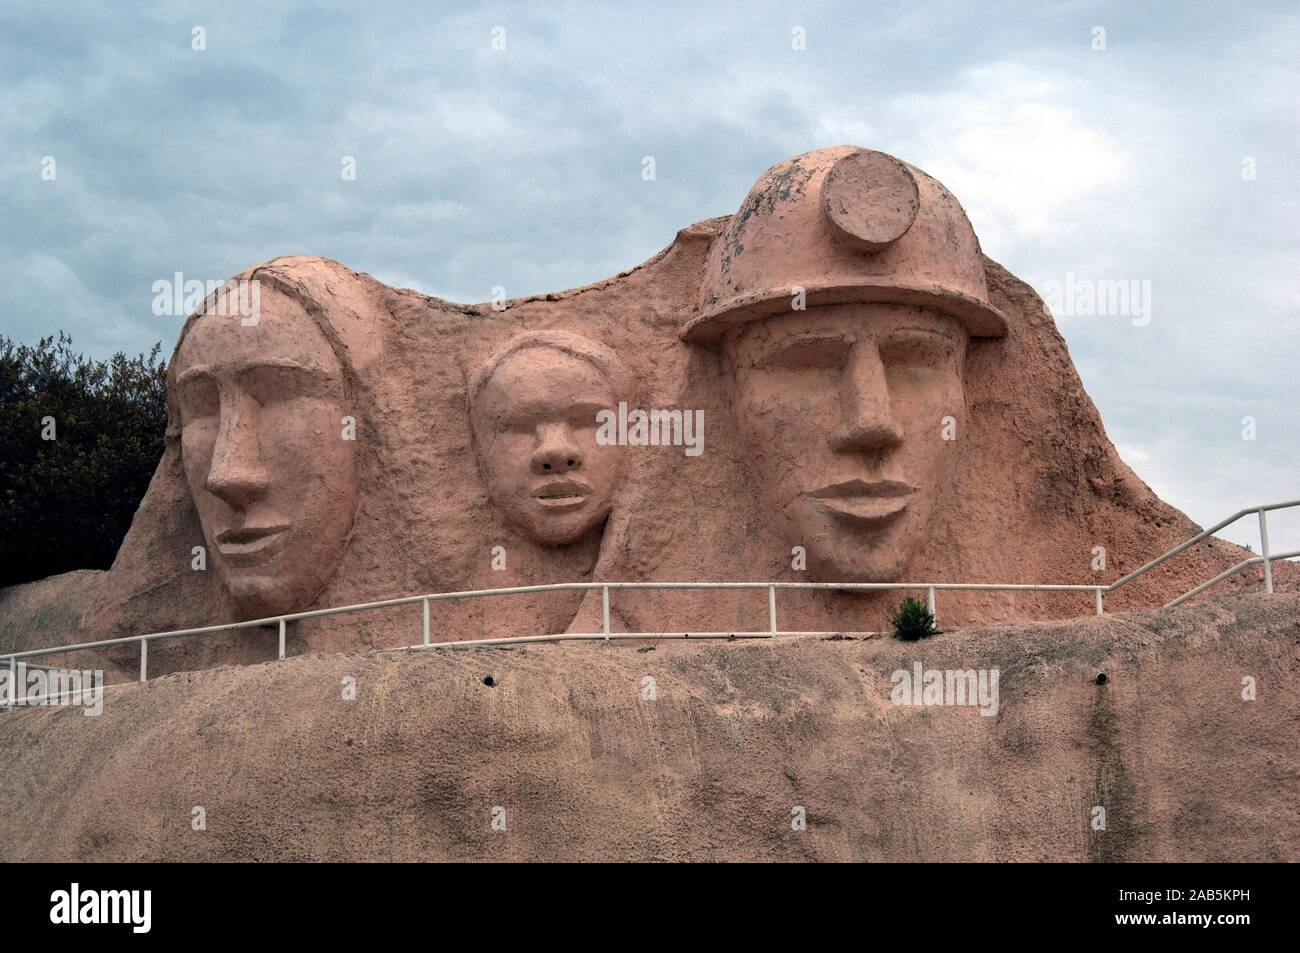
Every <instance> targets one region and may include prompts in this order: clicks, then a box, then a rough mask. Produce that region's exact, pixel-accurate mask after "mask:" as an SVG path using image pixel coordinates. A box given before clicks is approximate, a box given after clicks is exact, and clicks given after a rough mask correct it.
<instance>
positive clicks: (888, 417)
mask: <svg viewBox="0 0 1300 953" xmlns="http://www.w3.org/2000/svg"><path fill="white" fill-rule="evenodd" d="M829 442H830V445H831V449H833V450H836V451H839V452H841V453H852V452H855V451H856V452H879V451H887V450H893V449H894V448H895V447H898V446H899V445H900V444H902V442H903V432H902V430H900V429H899V427H898V423H897V422H896V421H895V420H894V409H893V406H892V405H891V404H890V402H889V384H888V382H887V380H886V378H885V366H884V364H883V363H882V362H881V360H880V352H879V350H877V348H876V343H875V341H873V340H871V339H870V338H868V339H865V340H861V341H858V342H857V343H856V344H854V345H853V349H852V350H851V351H850V352H849V359H848V362H847V363H846V364H845V366H844V370H843V372H842V375H841V377H840V421H839V425H838V426H837V427H836V428H835V430H834V431H833V432H832V433H831V436H830V440H829Z"/></svg>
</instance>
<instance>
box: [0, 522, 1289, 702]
mask: <svg viewBox="0 0 1300 953" xmlns="http://www.w3.org/2000/svg"><path fill="white" fill-rule="evenodd" d="M1293 506H1300V500H1291V501H1289V502H1286V503H1270V504H1267V505H1265V506H1257V507H1250V508H1247V509H1243V510H1240V511H1238V512H1237V513H1235V514H1233V515H1232V516H1230V517H1228V518H1227V519H1225V520H1222V521H1221V522H1219V523H1216V524H1215V525H1214V526H1212V527H1210V528H1209V529H1207V530H1203V531H1202V532H1201V533H1199V534H1198V535H1197V536H1194V537H1193V538H1192V539H1189V540H1188V541H1187V542H1185V543H1182V544H1180V545H1178V546H1175V547H1174V548H1173V549H1171V550H1169V552H1167V553H1165V554H1164V555H1162V556H1158V557H1157V558H1155V559H1153V560H1151V561H1150V562H1148V563H1147V564H1145V565H1144V566H1140V567H1139V568H1137V569H1135V570H1133V572H1131V573H1128V574H1127V575H1126V576H1123V577H1122V578H1120V579H1118V580H1116V581H1115V582H1113V583H1111V584H1109V585H1105V586H1102V585H1064V584H1060V585H1058V584H1035V583H961V582H562V583H548V584H543V585H536V586H510V587H506V588H502V589H471V590H466V591H462V592H431V593H427V594H425V595H419V596H401V597H398V598H395V599H382V600H379V601H377V602H363V603H358V604H356V605H350V606H332V607H329V608H325V609H309V610H306V611H303V612H290V613H286V614H284V615H278V616H267V617H265V618H261V619H248V620H245V621H242V622H226V623H222V624H219V625H205V626H199V627H197V628H190V629H173V630H169V631H165V632H150V633H147V634H145V635H128V636H122V637H120V638H115V639H100V640H97V641H94V642H81V643H77V644H74V645H61V646H56V647H53V648H44V649H25V650H23V651H21V652H3V653H0V659H7V660H8V663H9V670H10V681H9V684H10V686H14V684H15V682H14V667H15V665H16V663H17V661H18V659H25V658H38V657H40V656H44V655H62V654H64V653H67V652H79V651H84V650H87V649H98V648H108V647H111V646H114V645H127V644H132V643H137V642H138V643H139V644H140V681H141V682H143V681H145V680H146V679H147V670H148V649H149V643H150V642H152V641H157V640H162V639H174V638H182V637H187V636H192V635H205V634H207V633H211V632H228V631H232V630H235V629H251V628H263V627H265V626H269V625H275V626H277V628H278V630H279V632H278V634H279V645H278V657H279V658H280V659H283V658H284V657H285V627H286V624H287V623H289V622H296V621H298V620H299V619H312V618H317V617H320V616H328V615H340V614H343V613H348V612H364V611H368V610H370V609H385V608H392V607H395V606H404V605H414V604H415V603H417V602H418V603H420V604H421V606H422V609H423V611H422V616H423V636H424V638H423V642H422V643H421V644H420V645H413V646H409V648H411V649H425V648H462V647H469V646H491V645H516V644H527V643H530V642H557V641H564V640H569V639H604V640H606V641H609V640H611V639H629V638H683V639H689V638H697V639H698V638H770V637H772V636H775V635H796V634H810V633H799V632H794V631H786V632H783V631H780V630H778V628H777V624H776V590H778V589H816V590H826V589H834V590H839V591H850V592H853V591H887V590H918V589H924V590H925V591H926V594H927V601H928V604H929V608H930V612H931V613H933V612H934V609H935V598H934V595H935V592H937V591H939V590H944V591H996V592H1024V591H1029V592H1092V593H1094V594H1095V596H1096V606H1097V614H1098V615H1101V614H1102V611H1103V602H1102V600H1103V595H1104V594H1105V593H1107V592H1114V591H1115V590H1117V589H1119V588H1120V587H1121V586H1124V585H1126V584H1128V583H1129V582H1132V581H1133V580H1134V579H1136V578H1137V577H1138V576H1141V575H1142V574H1143V573H1145V572H1147V571H1149V570H1151V569H1154V568H1155V567H1156V566H1159V565H1160V564H1161V563H1163V562H1165V561H1166V560H1168V559H1170V558H1172V557H1173V556H1176V555H1178V554H1179V553H1181V552H1183V551H1185V550H1186V549H1188V548H1189V547H1191V546H1194V545H1195V544H1196V543H1199V542H1200V541H1201V540H1203V539H1205V538H1207V537H1208V536H1210V535H1212V534H1214V533H1216V532H1218V531H1219V530H1221V529H1222V528H1223V527H1225V526H1228V525H1229V524H1231V523H1234V522H1236V521H1237V520H1239V519H1241V518H1242V517H1243V516H1246V515H1248V514H1250V513H1254V514H1256V515H1257V516H1258V517H1259V526H1260V541H1261V546H1262V550H1263V551H1262V553H1261V554H1260V555H1258V556H1252V557H1251V558H1249V559H1246V560H1243V561H1242V562H1240V563H1238V564H1237V565H1236V566H1233V567H1232V568H1231V569H1228V570H1225V571H1224V572H1222V573H1220V574H1219V575H1217V576H1215V577H1214V578H1213V579H1211V580H1209V581H1208V582H1205V583H1202V584H1201V585H1199V586H1197V587H1196V588H1194V589H1192V590H1190V591H1189V592H1186V593H1184V594H1183V595H1181V596H1179V597H1177V598H1176V599H1174V600H1173V601H1172V602H1169V603H1167V604H1166V605H1165V608H1171V607H1173V606H1176V605H1179V604H1181V603H1183V602H1185V601H1186V600H1188V599H1190V598H1192V597H1193V596H1195V595H1197V594H1199V593H1201V592H1204V591H1205V590H1206V589H1209V588H1210V587H1211V586H1214V585H1216V584H1217V583H1219V582H1222V581H1223V580H1224V579H1227V578H1229V577H1230V576H1233V575H1235V574H1236V573H1238V572H1240V571H1241V570H1242V569H1245V568H1246V567H1247V566H1253V565H1256V564H1259V563H1263V565H1264V581H1265V587H1266V590H1267V591H1268V592H1270V593H1271V592H1272V591H1273V574H1272V567H1271V565H1270V563H1271V562H1272V561H1273V560H1277V559H1292V558H1296V557H1300V549H1297V550H1292V551H1290V552H1285V553H1270V552H1269V543H1268V525H1267V522H1266V521H1265V518H1264V513H1265V512H1266V511H1268V510H1278V509H1285V508H1288V507H1293ZM592 589H599V590H601V616H602V631H601V632H600V633H599V634H597V633H564V634H555V635H535V636H515V637H509V638H489V639H471V640H462V641H457V642H430V640H429V603H431V602H436V601H440V600H444V599H474V598H482V597H487V596H504V595H516V594H521V593H532V592H563V591H575V590H592ZM611 589H677V590H690V589H766V590H768V621H769V629H768V631H767V632H733V633H726V632H698V633H626V632H622V633H615V632H611V631H610V621H609V592H610V590H611ZM11 700H12V699H11Z"/></svg>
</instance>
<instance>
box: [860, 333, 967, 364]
mask: <svg viewBox="0 0 1300 953" xmlns="http://www.w3.org/2000/svg"><path fill="white" fill-rule="evenodd" d="M879 348H880V360H881V362H882V363H884V364H886V365H889V366H906V367H920V368H926V367H933V368H941V367H946V366H949V365H951V364H952V363H953V362H954V361H955V360H956V357H957V344H956V342H954V341H953V340H952V338H950V337H947V336H946V335H943V334H936V333H934V332H933V331H922V330H917V331H905V332H900V333H895V334H891V335H890V336H889V337H888V338H886V339H885V340H883V341H881V342H880V344H879Z"/></svg>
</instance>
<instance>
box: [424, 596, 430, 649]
mask: <svg viewBox="0 0 1300 953" xmlns="http://www.w3.org/2000/svg"><path fill="white" fill-rule="evenodd" d="M424 644H425V645H428V644H429V600H428V599H425V600H424Z"/></svg>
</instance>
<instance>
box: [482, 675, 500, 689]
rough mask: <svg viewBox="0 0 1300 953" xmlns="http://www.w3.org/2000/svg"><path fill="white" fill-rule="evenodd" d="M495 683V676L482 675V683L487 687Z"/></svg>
mask: <svg viewBox="0 0 1300 953" xmlns="http://www.w3.org/2000/svg"><path fill="white" fill-rule="evenodd" d="M496 683H497V680H496V679H495V678H493V677H492V676H491V675H484V676H483V684H484V685H486V686H487V687H488V688H491V687H492V686H493V685H495V684H496Z"/></svg>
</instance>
